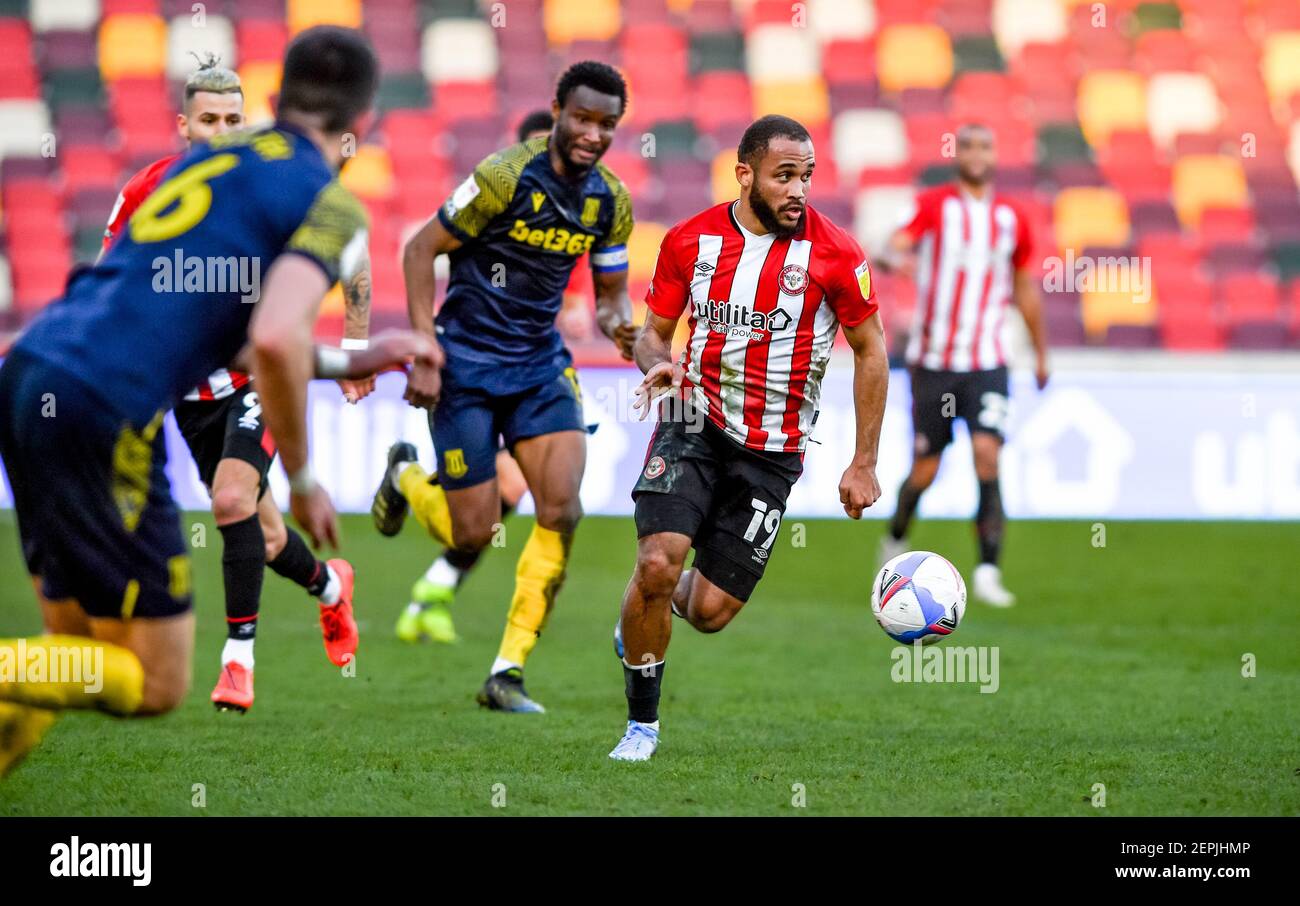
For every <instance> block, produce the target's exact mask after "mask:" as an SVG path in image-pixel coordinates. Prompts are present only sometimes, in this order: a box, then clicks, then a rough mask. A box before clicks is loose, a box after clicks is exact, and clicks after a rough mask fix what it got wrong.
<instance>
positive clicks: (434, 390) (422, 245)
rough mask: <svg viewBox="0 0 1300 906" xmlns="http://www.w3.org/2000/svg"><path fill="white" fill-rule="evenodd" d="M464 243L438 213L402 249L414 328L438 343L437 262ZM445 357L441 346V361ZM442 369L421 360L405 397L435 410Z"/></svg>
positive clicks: (408, 302) (408, 303)
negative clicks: (435, 321) (435, 310)
mask: <svg viewBox="0 0 1300 906" xmlns="http://www.w3.org/2000/svg"><path fill="white" fill-rule="evenodd" d="M460 246H461V241H460V240H459V239H457V238H456V237H455V236H453V235H452V234H451V232H450V231H449V230H448V229H447V228H446V227H445V226H444V225H443V223H442V221H441V220H439V219H438V216H437V215H436V214H435V215H434V216H433V217H430V218H429V222H428V223H426V224H425V225H424V226H422V227H421V228H420V229H419V231H418V232H416V234H415V235H414V236H412V237H411V238H410V239H408V240H407V241H406V245H405V246H404V247H403V248H402V276H403V277H404V278H405V281H406V310H407V313H408V314H409V315H410V318H411V327H413V328H415V330H416V331H417V332H418V333H421V334H424V335H425V336H427V337H428V338H429V339H431V340H433V342H434V344H435V346H436V345H437V342H438V339H437V335H436V334H435V333H434V326H433V302H434V295H435V294H436V293H437V287H438V284H437V281H436V280H435V279H434V276H433V261H434V259H435V258H437V257H438V256H439V255H445V254H448V253H450V252H454V251H455V250H456V249H458V248H460ZM441 359H442V352H441V350H440V349H439V351H438V360H439V362H441ZM440 368H441V365H439V367H438V368H429V367H426V366H422V365H420V364H418V363H417V364H416V365H415V366H414V367H412V369H411V375H410V377H409V378H408V379H407V382H406V394H405V399H406V401H407V402H408V403H410V404H411V405H412V406H419V407H420V408H422V409H432V408H433V407H434V406H436V405H437V404H438V394H439V393H440V392H441V391H442V375H441V373H440Z"/></svg>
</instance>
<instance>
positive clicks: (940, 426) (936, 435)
mask: <svg viewBox="0 0 1300 906" xmlns="http://www.w3.org/2000/svg"><path fill="white" fill-rule="evenodd" d="M1007 384H1008V380H1007V368H1006V366H1005V365H1003V366H1002V367H1000V368H991V369H989V370H987V371H931V370H929V369H926V368H913V369H912V426H913V430H914V432H915V435H916V437H915V446H914V449H915V453H916V455H917V456H935V455H938V454H939V453H942V452H943V448H944V447H946V446H948V444H950V443H952V423H953V421H954V420H955V419H958V418H960V419H961V420H962V421H964V422H965V423H966V428H967V430H969V431H970V433H971V434H977V433H981V432H982V433H984V434H992V435H993V436H994V437H996V438H997V439H998V440H1002V439H1003V438H1004V436H1005V434H1006V430H1005V429H1006V421H1007Z"/></svg>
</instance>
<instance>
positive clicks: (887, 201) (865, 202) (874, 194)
mask: <svg viewBox="0 0 1300 906" xmlns="http://www.w3.org/2000/svg"><path fill="white" fill-rule="evenodd" d="M915 198H916V190H915V189H913V188H912V187H911V186H909V185H895V186H884V185H882V186H871V187H869V188H865V189H863V190H862V191H861V192H859V193H858V194H857V197H856V199H855V204H854V212H853V215H854V216H853V232H854V235H855V236H856V237H857V240H858V242H859V243H860V244H861V245H862V248H863V249H864V250H866V252H867V255H868V256H869V257H870V256H875V255H880V254H882V253H883V252H884V250H885V248H886V246H887V244H888V242H889V237H890V236H892V235H893V234H894V232H895V231H896V230H898V229H900V228H901V227H903V226H905V225H906V224H907V222H908V220H910V219H911V217H912V213H913V212H914V211H915V210H916V204H915Z"/></svg>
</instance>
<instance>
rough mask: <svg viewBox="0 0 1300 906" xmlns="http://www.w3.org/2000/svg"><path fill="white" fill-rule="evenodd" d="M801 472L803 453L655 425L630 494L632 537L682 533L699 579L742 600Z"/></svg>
mask: <svg viewBox="0 0 1300 906" xmlns="http://www.w3.org/2000/svg"><path fill="white" fill-rule="evenodd" d="M700 424H703V429H702V430H700V429H699V427H698V426H699V425H700ZM802 472H803V456H802V454H799V453H765V452H761V451H757V450H749V449H746V448H745V447H742V446H740V444H738V443H736V442H735V441H733V440H732V439H731V438H729V437H727V435H726V434H724V433H723V432H722V430H721V429H720V428H717V427H715V426H714V425H713V424H712V423H711V422H709V421H708V420H707V419H701V420H698V421H697V420H695V419H693V418H691V417H689V415H688V417H687V418H685V419H681V420H674V421H664V422H659V424H658V425H657V426H656V428H655V433H654V437H653V438H652V439H651V441H650V449H649V450H648V451H646V460H645V467H644V468H643V469H642V471H641V478H640V479H639V480H638V481H637V483H636V487H635V488H633V490H632V499H633V500H635V501H636V533H637V537H638V538H644V537H646V536H647V535H654V534H657V533H659V532H676V533H678V534H682V535H688V536H689V537H690V538H691V539H692V541H693V546H694V547H695V563H694V566H695V568H696V569H698V570H699V571H700V574H701V575H703V576H704V577H705V578H707V579H708V580H709V581H710V582H712V583H713V584H714V585H716V586H718V587H719V588H721V589H722V590H723V591H725V592H726V593H727V594H729V595H732V596H733V597H735V598H737V599H739V600H741V601H748V600H749V596H750V595H751V594H753V592H754V586H756V585H757V584H758V580H759V579H761V578H762V577H763V570H764V569H766V568H767V561H768V559H769V558H770V557H771V554H772V550H773V543H774V542H775V541H776V535H777V532H778V531H779V530H780V528H781V516H782V514H783V513H784V512H785V502H786V498H787V497H789V496H790V488H792V487H793V486H794V483H795V482H796V481H797V480H798V479H799V475H800V474H801V473H802Z"/></svg>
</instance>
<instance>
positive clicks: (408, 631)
mask: <svg viewBox="0 0 1300 906" xmlns="http://www.w3.org/2000/svg"><path fill="white" fill-rule="evenodd" d="M554 127H555V117H554V116H553V115H552V114H551V111H549V110H534V111H533V112H532V113H529V114H528V115H527V116H525V117H524V118H523V119H522V120H521V121H520V123H519V129H518V131H517V133H516V136H515V137H516V139H517V140H518V141H520V142H526V141H529V140H531V139H535V138H543V137H545V136H548V135H550V134H551V130H552V129H553V128H554ZM591 293H592V287H591V272H590V271H589V270H588V269H587V268H584V267H581V266H575V267H574V269H573V274H572V276H571V277H570V278H569V285H568V287H566V288H565V290H564V302H563V304H562V305H561V307H560V314H559V316H558V317H557V318H556V321H555V326H556V327H557V328H558V329H559V331H560V334H561V336H563V337H564V338H565V339H566V340H585V339H587V337H589V336H590V334H591V314H590V311H589V310H588V304H587V300H588V299H589V298H590V297H591ZM587 430H588V431H594V430H595V426H594V425H593V424H592V423H591V422H590V420H588V424H587ZM496 465H497V485H498V489H499V490H500V492H501V518H502V520H504V519H505V518H506V517H507V516H509V515H510V513H511V512H513V510H514V509H515V507H517V506H519V501H520V500H522V499H523V496H524V494H525V493H526V492H527V490H528V483H527V482H526V481H525V480H524V473H523V472H521V471H520V470H519V464H518V463H517V462H515V459H514V457H513V456H511V455H510V451H509V450H507V449H505V448H502V449H501V450H500V451H499V452H498V453H497V462H496ZM486 550H487V549H486V548H483V549H480V550H456V549H455V548H450V547H449V548H447V549H446V550H444V551H443V552H442V554H441V555H440V556H439V557H438V559H437V560H434V561H433V565H432V566H430V567H429V569H428V570H427V571H426V572H425V574H424V575H423V576H421V577H420V578H419V579H417V580H416V581H415V585H413V586H412V587H411V603H410V604H408V605H407V606H406V608H405V609H404V610H403V611H402V615H401V616H400V617H398V618H397V637H398V638H399V639H401V640H402V641H404V642H418V641H420V640H421V639H431V640H433V641H435V642H454V641H455V640H456V627H455V623H454V622H453V621H452V618H451V604H452V602H453V601H454V600H455V599H456V591H457V589H459V588H460V586H461V583H462V582H464V581H465V578H466V577H467V576H468V575H469V572H470V570H472V569H473V568H474V566H475V565H476V564H477V563H478V562H479V561H480V560H481V559H482V557H483V554H484V553H485V552H486Z"/></svg>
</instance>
